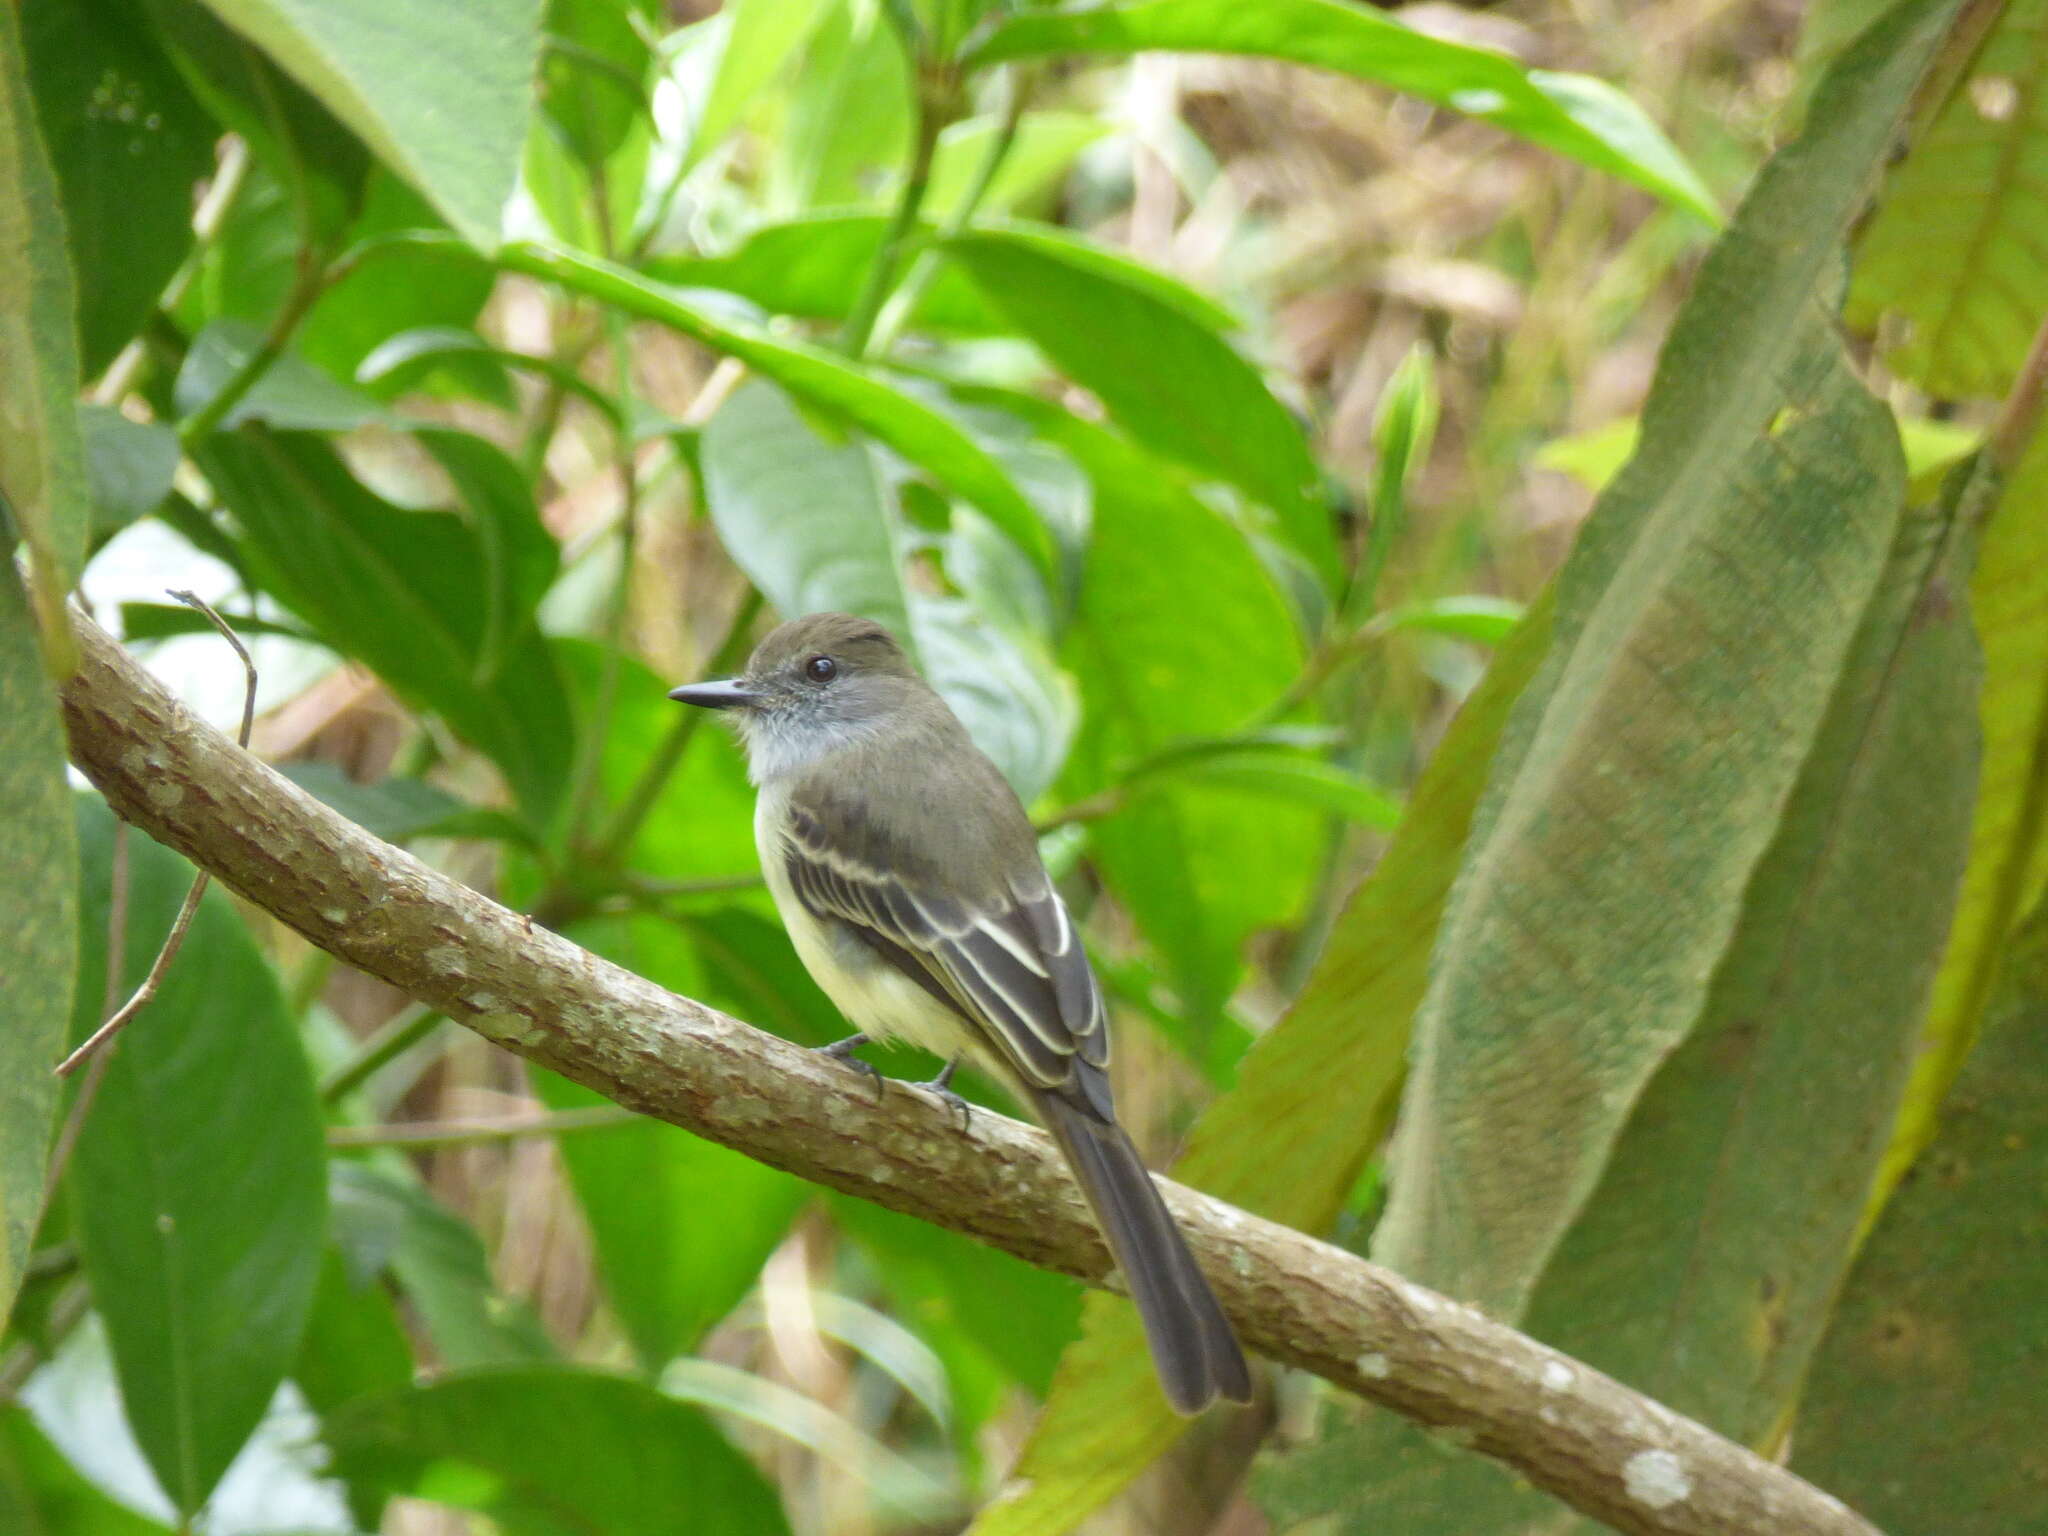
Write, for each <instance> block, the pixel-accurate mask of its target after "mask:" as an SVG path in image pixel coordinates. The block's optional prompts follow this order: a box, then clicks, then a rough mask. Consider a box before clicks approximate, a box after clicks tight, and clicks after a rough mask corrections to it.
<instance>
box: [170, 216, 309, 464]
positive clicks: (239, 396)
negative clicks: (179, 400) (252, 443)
mask: <svg viewBox="0 0 2048 1536" xmlns="http://www.w3.org/2000/svg"><path fill="white" fill-rule="evenodd" d="M326 291H327V269H326V266H325V264H324V263H323V262H322V261H321V260H320V259H319V258H317V257H316V256H314V255H313V253H312V252H311V251H301V252H300V254H299V274H298V277H297V278H296V279H295V280H294V282H293V283H292V289H291V292H290V293H288V294H286V295H285V300H284V307H283V308H282V309H280V310H278V312H277V317H276V318H275V319H274V320H272V321H271V322H270V329H269V330H268V331H267V332H265V333H264V337H263V343H262V345H260V346H259V347H257V349H256V350H255V351H254V352H251V353H250V354H249V355H248V356H247V357H246V358H244V359H243V360H242V366H241V367H239V368H237V369H236V370H235V371H234V373H233V374H232V375H231V376H230V377H229V379H228V381H227V382H226V383H225V384H223V385H221V387H220V388H219V389H218V390H216V391H214V395H213V398H212V399H211V400H209V401H207V402H206V404H204V405H202V406H200V407H199V409H198V410H196V411H194V412H193V413H192V414H191V415H190V416H187V417H186V418H185V419H184V420H183V421H181V422H179V423H178V441H179V442H180V443H181V444H183V445H184V446H185V447H187V448H189V447H191V446H192V445H193V444H194V443H196V442H198V441H200V440H201V439H202V438H204V437H206V436H207V435H208V434H209V433H211V432H212V431H213V430H214V429H215V428H216V427H218V426H219V425H220V424H221V423H222V422H223V421H224V420H226V419H227V415H228V413H229V412H230V411H232V410H233V409H234V408H235V407H236V406H238V405H240V404H241V403H242V400H243V397H244V396H246V395H247V394H248V393H249V391H250V390H252V389H254V388H255V387H256V385H257V383H258V382H259V381H260V380H261V379H262V377H263V375H264V374H266V373H268V372H269V371H270V369H271V366H272V365H273V364H275V363H276V362H277V360H278V359H279V358H280V357H282V356H283V355H284V349H285V347H286V346H287V345H288V344H289V343H290V341H291V339H292V333H293V332H295V331H297V330H298V328H299V323H300V322H301V321H303V320H304V319H305V318H306V314H307V312H308V311H309V310H311V309H312V307H313V305H314V304H315V303H316V302H317V301H318V300H319V298H320V295H321V294H323V293H325V292H326Z"/></svg>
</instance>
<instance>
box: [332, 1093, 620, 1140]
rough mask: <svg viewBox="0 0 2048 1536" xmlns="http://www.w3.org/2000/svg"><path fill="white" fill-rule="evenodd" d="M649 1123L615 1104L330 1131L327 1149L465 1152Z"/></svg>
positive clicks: (355, 1126) (353, 1126)
mask: <svg viewBox="0 0 2048 1536" xmlns="http://www.w3.org/2000/svg"><path fill="white" fill-rule="evenodd" d="M646 1119H647V1117H646V1116H644V1115H636V1114H634V1113H633V1111H632V1110H630V1109H621V1108H620V1107H619V1106H618V1105H616V1104H593V1105H591V1106H589V1107H588V1108H587V1109H561V1110H556V1111H554V1112H553V1113H551V1114H538V1115H521V1116H518V1117H517V1118H515V1119H506V1120H416V1121H413V1122H412V1123H410V1124H407V1125H330V1126H329V1127H328V1128H327V1145H328V1146H330V1147H332V1148H335V1149H336V1150H353V1149H357V1148H362V1147H469V1146H477V1145H480V1144H482V1143H485V1142H492V1141H519V1140H524V1139H525V1138H527V1137H532V1136H560V1135H564V1134H566V1133H569V1132H574V1131H602V1130H609V1129H611V1128H613V1127H615V1126H621V1125H631V1124H633V1123H634V1122H635V1121H640V1122H643V1123H644V1122H646Z"/></svg>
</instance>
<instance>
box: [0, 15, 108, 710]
mask: <svg viewBox="0 0 2048 1536" xmlns="http://www.w3.org/2000/svg"><path fill="white" fill-rule="evenodd" d="M19 26H20V11H19V8H18V7H15V6H6V7H0V357H5V358H6V359H7V364H6V366H5V367H0V512H4V513H5V514H6V516H5V517H4V518H0V529H4V530H5V531H6V547H7V548H8V549H10V550H11V549H12V548H13V544H14V540H15V539H16V538H19V539H21V540H22V541H23V542H24V543H26V544H27V545H28V548H29V553H30V554H31V555H32V556H33V557H34V563H33V565H31V567H30V569H29V603H30V608H31V610H32V611H33V613H34V614H35V622H36V628H37V630H38V631H39V632H40V634H41V637H42V646H43V652H44V654H45V656H46V657H47V658H48V659H49V662H50V666H51V670H52V671H53V672H55V673H57V674H58V675H60V676H61V675H67V674H69V672H70V671H71V665H72V656H73V646H72V641H71V630H70V627H69V625H68V623H67V621H66V620H65V617H64V597H65V594H66V593H68V592H69V591H70V590H71V587H72V584H73V583H74V582H76V581H77V580H78V572H79V567H80V566H81V565H82V564H83V562H84V559H85V541H86V528H87V526H88V525H89V524H90V522H91V520H92V502H91V494H90V491H89V489H88V487H87V484H86V478H85V451H84V448H83V447H82V446H81V444H80V442H79V436H78V417H77V413H76V407H75V405H74V403H73V402H74V401H75V399H76V397H77V395H78V343H77V340H76V329H75V321H76V303H75V298H74V294H73V291H72V285H71V267H70V263H69V259H68V258H67V256H66V255H65V250H64V212H63V209H62V207H61V206H60V204H59V203H58V201H57V182H56V177H55V176H54V175H53V174H52V172H51V170H50V160H49V156H48V155H47V154H46V153H45V152H44V149H43V144H42V138H41V136H40V134H39V133H38V132H37V128H36V117H35V105H34V103H33V102H32V101H31V100H30V98H29V87H28V77H27V74H26V72H25V70H24V69H23V63H24V60H23V57H22V51H21V38H20V35H19V32H18V30H17V29H18V28H19Z"/></svg>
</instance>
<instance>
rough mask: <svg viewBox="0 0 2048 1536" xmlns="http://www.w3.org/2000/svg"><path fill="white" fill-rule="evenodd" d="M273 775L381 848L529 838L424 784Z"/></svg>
mask: <svg viewBox="0 0 2048 1536" xmlns="http://www.w3.org/2000/svg"><path fill="white" fill-rule="evenodd" d="M188 611H189V610H188ZM277 771H278V772H279V773H281V774H283V775H284V776H285V777H286V778H288V779H290V780H291V781H292V782H293V783H294V784H296V785H298V786H299V788H301V789H303V790H304V791H306V793H307V794H309V795H311V796H313V798H314V799H316V800H318V801H320V803H321V804H323V805H326V806H329V807H331V808H332V809H334V810H337V811H339V812H341V814H342V815H344V816H346V817H347V818H348V819H349V820H350V821H353V822H355V823H356V824H357V825H358V826H360V827H363V828H365V829H367V830H368V831H371V832H374V833H376V834H377V836H379V837H381V838H383V839H384V840H385V841H386V842H390V843H408V842H411V841H412V840H413V839H415V838H421V837H480V838H503V839H506V840H508V841H511V842H520V843H524V842H528V841H530V840H531V838H532V833H531V832H530V831H529V830H528V829H527V828H525V827H523V826H521V825H520V824H519V823H518V822H517V821H514V820H513V819H512V818H511V817H509V816H507V815H505V814H503V813H502V812H500V811H489V810H483V809H480V808H479V807H477V806H474V805H471V804H470V803H469V802H468V801H466V800H461V799H458V798H457V797H456V796H454V795H451V794H449V793H448V791H447V790H445V789H441V788H438V787H437V786H435V785H432V784H429V783H428V782H427V781H426V780H424V779H379V780H378V781H377V782H375V783H374V784H359V783H357V782H356V781H355V780H354V779H352V778H350V777H349V776H348V773H347V771H346V770H344V769H343V768H342V767H341V766H340V764H338V763H329V762H320V761H307V762H296V763H280V764H279V765H278V769H277Z"/></svg>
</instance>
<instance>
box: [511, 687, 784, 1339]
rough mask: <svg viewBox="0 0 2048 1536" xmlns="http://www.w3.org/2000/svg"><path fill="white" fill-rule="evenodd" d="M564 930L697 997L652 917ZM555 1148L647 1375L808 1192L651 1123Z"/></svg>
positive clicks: (536, 1078)
mask: <svg viewBox="0 0 2048 1536" xmlns="http://www.w3.org/2000/svg"><path fill="white" fill-rule="evenodd" d="M663 702H667V701H666V700H664V701H663ZM570 937H572V938H574V939H575V940H576V941H577V942H578V943H579V944H582V945H584V946H585V947H586V948H588V949H591V950H592V951H594V952H595V953H597V954H600V955H603V956H604V957H605V958H606V959H608V960H614V961H617V962H618V963H619V964H621V965H624V966H627V967H629V968H630V969H631V970H632V971H633V972H634V973H635V974H637V975H641V976H645V977H646V978H647V979H648V980H649V981H652V982H655V983H656V984H657V985H660V986H664V987H667V988H669V989H670V990H671V991H674V992H679V993H681V994H682V995H684V996H686V997H701V996H703V992H704V989H703V987H702V985H701V981H702V971H701V969H700V966H699V963H698V960H697V957H696V955H695V953H694V950H693V946H692V944H691V942H690V940H689V939H688V938H687V937H686V936H685V935H684V934H683V933H682V932H681V931H679V930H678V929H677V928H676V927H675V926H673V925H671V924H669V923H667V922H665V921H663V920H662V919H660V918H657V917H653V916H651V915H648V914H646V913H632V914H627V915H623V916H618V917H602V918H593V919H587V920H585V921H583V922H580V923H578V924H576V925H574V926H573V927H572V928H571V929H570ZM529 1077H530V1079H531V1080H532V1082H533V1084H534V1087H535V1090H536V1091H537V1092H538V1093H539V1095H540V1097H541V1098H542V1099H543V1100H544V1101H545V1102H546V1103H547V1104H548V1105H549V1106H550V1107H552V1108H555V1109H576V1108H582V1107H585V1106H590V1105H597V1104H603V1103H605V1102H607V1101H606V1100H605V1099H604V1098H603V1097H602V1096H601V1095H599V1094H597V1093H594V1092H592V1091H591V1090H590V1089H588V1088H585V1087H582V1086H581V1085H580V1084H577V1083H572V1082H570V1081H569V1080H568V1079H567V1078H563V1077H557V1076H556V1075H555V1074H553V1073H551V1072H543V1071H541V1070H539V1069H537V1068H535V1069H532V1070H531V1071H530V1072H529ZM557 1147H558V1151H559V1153H560V1155H561V1158H562V1161H563V1163H564V1164H565V1165H566V1166H567V1168H568V1170H569V1180H570V1184H571V1186H572V1187H573V1188H574V1189H575V1191H576V1201H577V1204H578V1205H580V1206H581V1207H582V1210H583V1216H584V1220H585V1221H586V1222H587V1223H588V1224H589V1227H590V1236H591V1241H592V1243H593V1245H594V1246H595V1247H596V1250H597V1264H598V1273H599V1275H600V1276H601V1277H602V1278H603V1281H604V1287H605V1294H606V1296H607V1297H609V1298H610V1300H611V1304H612V1306H613V1308H614V1310H616V1311H617V1313H618V1315H619V1320H620V1322H621V1323H622V1324H623V1325H624V1326H625V1330H626V1333H627V1336H628V1337H629V1338H631V1339H632V1341H633V1347H634V1350H635V1352H636V1353H637V1354H638V1356H639V1359H640V1363H641V1365H642V1366H643V1367H644V1368H645V1369H647V1370H649V1371H659V1370H660V1368H661V1367H662V1366H663V1365H665V1364H667V1363H668V1362H669V1361H670V1360H672V1359H674V1358H675V1357H676V1356H677V1355H680V1354H684V1353H687V1352H688V1351H689V1350H691V1349H693V1348H694V1347H695V1346H696V1344H697V1342H698V1340H699V1339H700V1338H701V1337H702V1336H703V1334H704V1332H705V1331H706V1330H707V1329H708V1328H710V1327H711V1325H712V1324H714V1323H716V1322H717V1321H718V1320H719V1319H720V1318H722V1317H724V1316H725V1315H726V1314H727V1313H728V1312H730V1311H731V1310H732V1309H733V1308H734V1307H735V1306H737V1305H738V1304H739V1302H740V1299H741V1298H742V1297H743V1296H745V1295H746V1293H747V1292H748V1291H749V1290H750V1289H751V1288H752V1287H753V1284H754V1281H755V1278H756V1277H757V1276H758V1275H759V1274H760V1271H761V1266H762V1265H763V1264H764V1263H766V1262H767V1259H768V1255H769V1254H770V1253H772V1252H774V1250H775V1247H776V1245H777V1244H778V1243H780V1242H781V1241H782V1239H783V1237H784V1235H785V1234H786V1233H787V1232H788V1230H789V1224H790V1222H791V1221H793V1220H794V1219H795V1217H796V1214H797V1212H798V1210H800V1209H801V1208H802V1206H803V1205H804V1203H805V1201H806V1200H808V1199H809V1197H810V1192H811V1186H809V1185H808V1184H806V1183H804V1182H803V1181H802V1180H801V1179H798V1178H795V1177H793V1176H791V1175H789V1174H786V1173H783V1172H782V1171H780V1170H779V1169H775V1168H770V1167H768V1166H767V1165H766V1164H764V1163H758V1162H756V1161H754V1160H753V1159H752V1158H749V1157H743V1156H742V1155H740V1154H739V1153H737V1152H733V1151H730V1150H729V1149H727V1148H725V1147H721V1146H719V1145H717V1144H716V1143H714V1142H709V1141H705V1140H703V1139H702V1138H701V1137H697V1136H692V1135H691V1134H690V1133H689V1132H687V1131H682V1130H678V1129H676V1128H675V1127H674V1126H669V1125H662V1124H660V1123H658V1122H656V1121H653V1120H643V1121H639V1122H636V1123H633V1124H630V1125H622V1126H620V1127H618V1128H616V1129H611V1130H604V1131H593V1132H585V1133H579V1134H577V1135H574V1136H565V1137H563V1138H562V1139H561V1140H560V1141H559V1142H558V1143H557Z"/></svg>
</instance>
